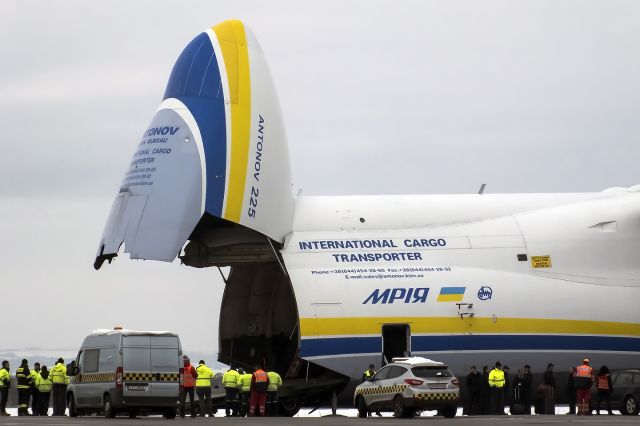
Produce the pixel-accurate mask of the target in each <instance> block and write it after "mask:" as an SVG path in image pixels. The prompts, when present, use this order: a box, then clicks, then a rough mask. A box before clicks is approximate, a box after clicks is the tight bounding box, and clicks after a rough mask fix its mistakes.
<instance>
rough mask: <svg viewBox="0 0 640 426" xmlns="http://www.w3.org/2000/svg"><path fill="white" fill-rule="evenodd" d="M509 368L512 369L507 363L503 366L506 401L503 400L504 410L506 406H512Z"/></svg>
mask: <svg viewBox="0 0 640 426" xmlns="http://www.w3.org/2000/svg"><path fill="white" fill-rule="evenodd" d="M509 370H511V369H510V368H509V366H508V365H505V366H504V367H503V368H502V371H503V372H504V401H503V407H502V411H504V409H505V407H510V406H511V400H512V397H511V392H510V390H511V379H510V378H509Z"/></svg>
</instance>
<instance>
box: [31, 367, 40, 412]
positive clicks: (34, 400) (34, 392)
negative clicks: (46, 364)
mask: <svg viewBox="0 0 640 426" xmlns="http://www.w3.org/2000/svg"><path fill="white" fill-rule="evenodd" d="M39 374H40V363H39V362H36V363H35V364H33V369H32V370H31V372H30V373H29V380H30V382H31V383H30V385H31V389H29V391H30V393H31V415H32V416H39V415H40V403H39V401H38V396H39V395H38V393H39V392H38V388H36V382H37V381H38V375H39Z"/></svg>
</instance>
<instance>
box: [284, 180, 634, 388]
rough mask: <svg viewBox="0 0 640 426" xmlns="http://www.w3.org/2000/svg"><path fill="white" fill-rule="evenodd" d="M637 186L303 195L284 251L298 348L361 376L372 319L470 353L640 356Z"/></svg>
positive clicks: (529, 358)
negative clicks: (554, 190) (596, 189)
mask: <svg viewBox="0 0 640 426" xmlns="http://www.w3.org/2000/svg"><path fill="white" fill-rule="evenodd" d="M638 253H640V193H639V192H636V188H635V187H634V188H631V189H612V190H608V191H605V192H602V193H590V194H586V193H585V194H501V195H396V196H357V197H301V198H299V199H298V200H297V203H296V209H295V219H294V225H293V232H292V233H291V234H290V235H289V236H288V237H287V240H286V241H285V246H284V248H283V250H282V254H283V258H284V262H285V265H286V269H287V271H288V273H289V276H290V278H291V282H292V285H293V290H294V293H295V297H296V301H297V308H298V315H299V318H300V337H301V353H300V355H301V357H302V358H304V359H307V360H310V361H313V362H315V363H317V364H320V365H322V366H325V367H327V368H330V369H332V370H335V371H338V372H340V373H342V374H345V375H347V376H349V377H353V378H359V377H360V375H361V374H362V371H363V370H364V369H365V368H366V366H367V365H368V364H369V363H370V362H373V363H374V364H376V366H379V365H380V363H381V361H382V352H383V345H384V342H383V337H382V330H383V326H384V325H388V324H406V325H407V326H408V330H409V336H410V337H409V338H408V340H407V351H408V352H411V353H412V354H413V355H421V356H426V357H428V358H433V359H437V360H442V361H444V362H446V363H447V364H448V365H450V366H451V367H452V369H453V370H454V371H455V372H457V373H460V372H463V371H466V370H467V368H468V366H469V365H472V364H476V365H479V366H481V365H484V364H486V365H492V364H493V362H495V361H496V360H500V361H501V362H502V363H503V364H504V363H508V364H512V365H513V366H522V365H523V364H530V365H532V366H533V368H534V369H535V370H537V371H542V369H544V367H545V365H546V363H547V362H553V363H555V364H556V366H557V368H568V367H569V366H572V365H575V364H577V363H578V362H579V361H580V360H581V359H582V358H583V357H584V356H589V357H590V358H591V359H592V362H593V363H594V365H598V366H599V365H600V363H604V364H607V365H608V366H609V368H627V367H638V366H639V365H640V310H639V309H638V308H637V305H636V302H637V301H638V300H639V299H640V266H639V264H638V261H637V256H638Z"/></svg>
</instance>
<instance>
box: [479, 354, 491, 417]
mask: <svg viewBox="0 0 640 426" xmlns="http://www.w3.org/2000/svg"><path fill="white" fill-rule="evenodd" d="M480 376H481V377H480V378H481V383H482V385H481V386H480V414H489V410H490V406H491V405H490V404H491V396H490V395H491V387H490V386H489V366H487V365H485V366H484V367H482V374H481V375H480Z"/></svg>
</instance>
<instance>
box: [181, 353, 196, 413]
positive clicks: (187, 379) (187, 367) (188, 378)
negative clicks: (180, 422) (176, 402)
mask: <svg viewBox="0 0 640 426" xmlns="http://www.w3.org/2000/svg"><path fill="white" fill-rule="evenodd" d="M182 364H183V369H182V372H183V374H182V388H181V389H180V417H182V418H183V419H184V416H185V415H186V413H185V411H186V404H187V394H189V407H190V408H191V410H190V411H191V417H192V418H193V417H195V416H196V403H195V400H194V398H195V396H194V393H195V386H196V379H197V378H198V372H197V371H196V369H195V368H193V365H191V360H190V359H189V357H188V356H186V355H185V356H184V357H182Z"/></svg>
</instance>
